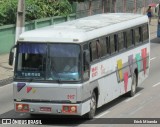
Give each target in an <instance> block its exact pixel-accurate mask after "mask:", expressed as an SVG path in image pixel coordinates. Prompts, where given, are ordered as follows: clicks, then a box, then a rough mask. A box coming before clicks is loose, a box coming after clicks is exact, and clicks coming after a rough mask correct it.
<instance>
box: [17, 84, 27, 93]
mask: <svg viewBox="0 0 160 127" xmlns="http://www.w3.org/2000/svg"><path fill="white" fill-rule="evenodd" d="M25 85H26V83H17V91H18V92H19V91H21V89H22V88H23V87H24V86H25Z"/></svg>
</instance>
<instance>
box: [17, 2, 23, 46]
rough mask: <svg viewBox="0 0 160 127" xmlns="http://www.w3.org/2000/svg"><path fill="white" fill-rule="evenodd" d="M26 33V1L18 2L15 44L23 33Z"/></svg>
mask: <svg viewBox="0 0 160 127" xmlns="http://www.w3.org/2000/svg"><path fill="white" fill-rule="evenodd" d="M24 31H25V0H18V9H17V22H16V36H15V44H17V40H18V38H19V36H20V34H21V33H23V32H24Z"/></svg>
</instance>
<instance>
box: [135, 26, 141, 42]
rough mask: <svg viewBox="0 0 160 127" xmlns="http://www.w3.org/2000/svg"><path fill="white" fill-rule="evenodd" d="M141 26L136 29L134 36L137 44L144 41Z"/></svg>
mask: <svg viewBox="0 0 160 127" xmlns="http://www.w3.org/2000/svg"><path fill="white" fill-rule="evenodd" d="M141 31H142V30H141V27H138V28H136V29H134V38H135V44H139V43H140V42H142V32H141Z"/></svg>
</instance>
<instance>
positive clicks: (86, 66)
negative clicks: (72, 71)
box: [83, 43, 91, 80]
mask: <svg viewBox="0 0 160 127" xmlns="http://www.w3.org/2000/svg"><path fill="white" fill-rule="evenodd" d="M90 56H91V55H90V51H89V46H88V43H87V44H84V45H83V80H88V79H89V74H90V73H89V67H90Z"/></svg>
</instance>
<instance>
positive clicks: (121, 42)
mask: <svg viewBox="0 0 160 127" xmlns="http://www.w3.org/2000/svg"><path fill="white" fill-rule="evenodd" d="M117 36H118V37H117V39H118V50H119V51H120V50H122V49H124V42H125V41H124V33H123V32H120V33H118V35H117Z"/></svg>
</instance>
